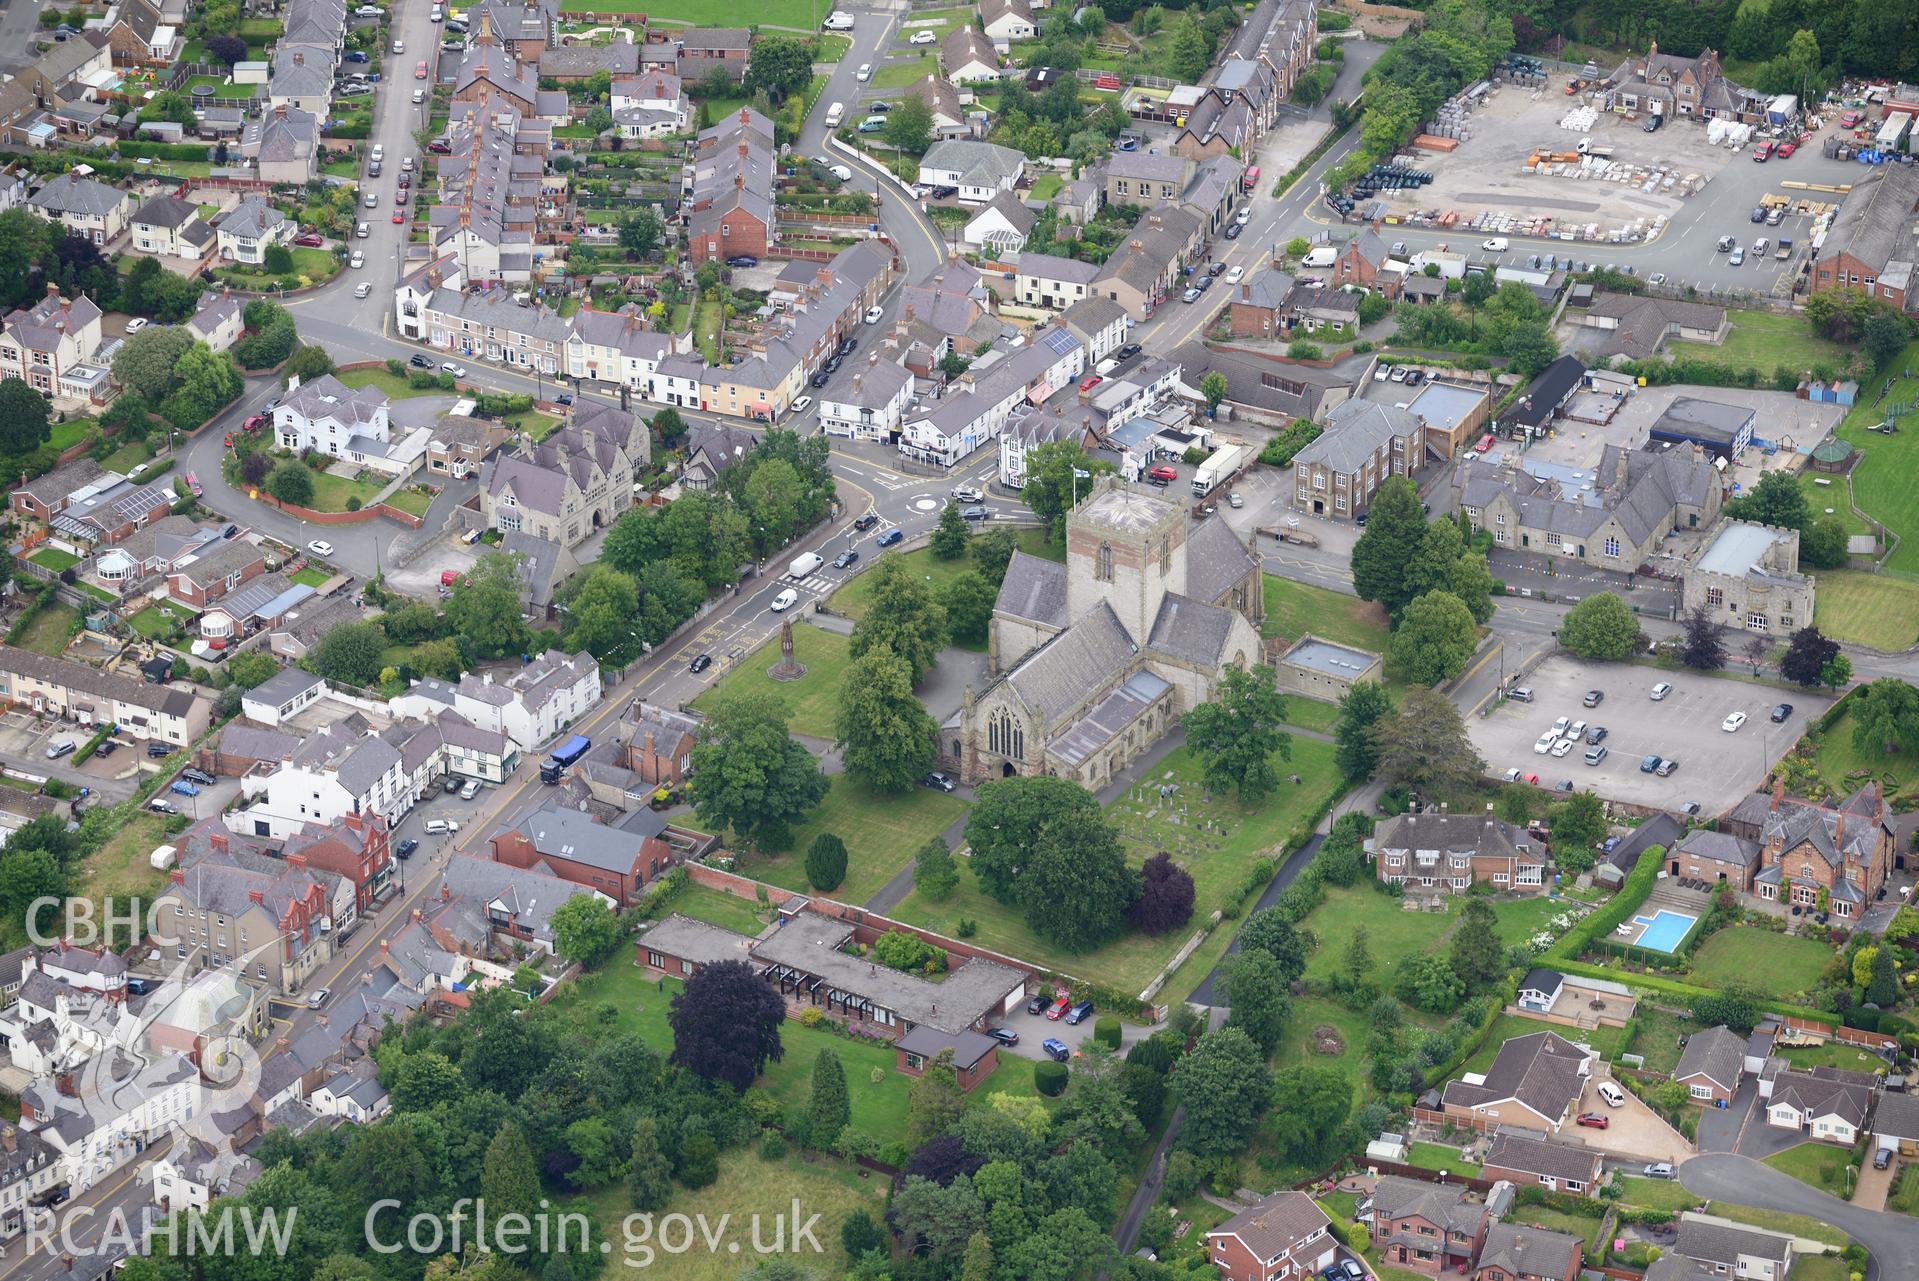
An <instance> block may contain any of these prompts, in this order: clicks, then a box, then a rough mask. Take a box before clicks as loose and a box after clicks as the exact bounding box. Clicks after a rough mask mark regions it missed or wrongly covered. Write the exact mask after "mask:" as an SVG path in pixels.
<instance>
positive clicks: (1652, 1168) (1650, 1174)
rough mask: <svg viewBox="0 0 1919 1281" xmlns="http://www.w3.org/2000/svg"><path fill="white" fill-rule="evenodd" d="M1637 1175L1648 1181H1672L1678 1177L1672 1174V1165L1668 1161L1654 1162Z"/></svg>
mask: <svg viewBox="0 0 1919 1281" xmlns="http://www.w3.org/2000/svg"><path fill="white" fill-rule="evenodd" d="M1639 1173H1640V1174H1641V1175H1643V1176H1644V1177H1646V1178H1648V1179H1672V1178H1677V1177H1678V1175H1676V1174H1675V1173H1674V1172H1673V1168H1672V1163H1671V1162H1669V1161H1655V1162H1653V1163H1652V1164H1651V1165H1649V1166H1647V1167H1646V1168H1645V1169H1643V1170H1641V1171H1640V1172H1639Z"/></svg>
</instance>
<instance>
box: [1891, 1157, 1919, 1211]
mask: <svg viewBox="0 0 1919 1281" xmlns="http://www.w3.org/2000/svg"><path fill="white" fill-rule="evenodd" d="M1886 1208H1887V1209H1888V1210H1895V1211H1897V1212H1898V1213H1900V1214H1919V1165H1915V1164H1913V1163H1911V1162H1907V1163H1906V1164H1904V1165H1901V1166H1900V1167H1899V1173H1898V1174H1897V1175H1895V1176H1894V1177H1893V1180H1892V1191H1891V1192H1890V1193H1889V1194H1887V1196H1886Z"/></svg>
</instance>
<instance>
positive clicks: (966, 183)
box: [919, 139, 1026, 205]
mask: <svg viewBox="0 0 1919 1281" xmlns="http://www.w3.org/2000/svg"><path fill="white" fill-rule="evenodd" d="M1025 172H1026V157H1025V156H1024V155H1022V154H1020V153H1019V152H1017V151H1014V150H1013V149H1012V148H1011V147H1001V146H998V145H996V144H994V143H990V142H973V141H971V140H969V139H953V140H951V141H948V142H940V143H935V144H934V145H933V147H932V149H931V150H929V151H928V152H927V153H926V154H925V155H924V156H922V157H921V158H920V168H919V181H920V182H921V183H922V184H923V185H925V186H929V187H958V188H959V200H960V203H961V204H963V205H983V204H987V203H988V202H990V201H992V200H993V198H994V197H996V196H998V195H999V193H1001V192H1003V191H1011V190H1013V188H1014V187H1015V186H1016V185H1018V183H1019V180H1020V175H1021V174H1023V173H1025Z"/></svg>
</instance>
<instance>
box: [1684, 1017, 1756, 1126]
mask: <svg viewBox="0 0 1919 1281" xmlns="http://www.w3.org/2000/svg"><path fill="white" fill-rule="evenodd" d="M1745 1075H1746V1038H1745V1037H1743V1036H1741V1035H1739V1034H1738V1033H1737V1032H1734V1031H1733V1030H1731V1029H1730V1028H1727V1027H1725V1026H1723V1025H1722V1026H1720V1027H1709V1028H1707V1029H1706V1030H1705V1031H1703V1032H1694V1033H1693V1034H1692V1035H1691V1036H1690V1037H1688V1038H1687V1039H1686V1048H1685V1051H1684V1053H1682V1054H1680V1056H1679V1066H1678V1067H1677V1068H1675V1069H1674V1070H1673V1074H1672V1079H1673V1080H1675V1081H1677V1082H1679V1084H1681V1085H1683V1086H1685V1087H1686V1091H1687V1093H1688V1094H1689V1095H1690V1096H1691V1097H1692V1101H1693V1102H1695V1103H1704V1104H1707V1105H1709V1106H1711V1107H1720V1108H1723V1107H1728V1106H1730V1105H1731V1103H1732V1097H1733V1095H1735V1094H1737V1093H1739V1083H1740V1082H1741V1081H1742V1080H1744V1079H1745Z"/></svg>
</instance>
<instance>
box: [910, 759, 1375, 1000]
mask: <svg viewBox="0 0 1919 1281" xmlns="http://www.w3.org/2000/svg"><path fill="white" fill-rule="evenodd" d="M1279 768H1280V770H1281V780H1282V781H1281V783H1280V790H1279V791H1277V792H1275V793H1274V794H1273V795H1272V796H1270V797H1269V798H1267V799H1266V800H1265V801H1264V802H1262V803H1260V804H1257V805H1254V806H1252V807H1250V808H1248V807H1242V806H1241V805H1240V804H1239V803H1238V801H1237V800H1234V799H1230V798H1228V797H1224V796H1216V797H1214V798H1213V799H1212V800H1210V801H1208V800H1204V799H1202V797H1203V796H1204V790H1205V789H1204V788H1203V787H1202V786H1201V784H1200V781H1199V765H1198V763H1197V762H1196V761H1195V760H1194V759H1193V757H1192V755H1191V753H1190V752H1188V750H1187V749H1186V748H1184V747H1182V748H1179V749H1177V750H1175V751H1173V752H1171V753H1169V754H1168V755H1167V756H1166V757H1165V759H1163V760H1162V761H1161V762H1160V763H1159V764H1158V765H1157V766H1155V767H1154V771H1153V774H1152V776H1151V778H1150V780H1149V781H1146V782H1142V783H1138V784H1135V785H1134V786H1133V787H1132V788H1130V789H1129V790H1128V791H1127V792H1126V793H1125V795H1123V796H1122V797H1120V798H1119V799H1118V800H1116V801H1115V802H1114V803H1113V804H1112V805H1111V806H1109V807H1108V809H1107V813H1108V815H1109V817H1111V818H1112V819H1113V820H1114V821H1115V822H1116V823H1117V825H1118V827H1119V829H1120V836H1121V838H1122V839H1123V840H1124V841H1125V843H1126V847H1127V853H1128V856H1129V859H1130V861H1131V862H1132V863H1133V864H1134V865H1135V866H1137V865H1138V864H1140V863H1143V862H1144V861H1145V860H1146V858H1147V857H1149V856H1150V855H1152V854H1154V853H1157V852H1158V851H1160V850H1166V851H1168V852H1170V853H1171V854H1172V855H1173V857H1174V858H1175V859H1176V860H1177V861H1178V862H1179V863H1180V864H1181V865H1182V866H1183V867H1184V868H1185V869H1186V871H1187V872H1188V873H1189V874H1190V875H1191V876H1192V878H1193V882H1194V889H1195V895H1196V901H1195V904H1194V907H1193V919H1192V921H1191V922H1190V923H1189V924H1188V925H1187V926H1185V927H1183V928H1181V929H1177V930H1173V931H1171V932H1169V933H1167V934H1164V935H1162V936H1161V937H1159V938H1152V937H1149V936H1148V935H1145V934H1141V933H1138V932H1136V931H1128V932H1126V933H1124V934H1122V935H1120V937H1118V938H1117V939H1115V940H1113V941H1112V942H1110V943H1107V944H1106V945H1104V946H1103V947H1100V948H1097V949H1095V950H1093V951H1091V952H1085V953H1078V954H1072V953H1062V952H1060V951H1059V950H1058V949H1057V948H1056V947H1055V946H1054V945H1053V944H1051V943H1048V942H1045V941H1044V940H1042V939H1040V938H1039V937H1037V936H1036V935H1035V934H1033V932H1032V931H1031V930H1029V929H1028V928H1027V926H1026V921H1025V918H1024V916H1023V915H1022V914H1021V913H1020V911H1019V909H1018V908H1015V907H1008V906H1007V905H1005V904H1003V903H1000V902H998V901H996V900H994V899H991V898H988V897H987V896H986V895H985V894H984V893H982V892H981V891H980V889H979V887H978V885H977V884H976V883H975V882H974V880H973V879H972V876H971V874H970V872H968V873H966V874H964V875H962V877H961V882H960V889H959V891H958V892H957V893H955V894H954V895H953V897H952V898H951V899H949V900H947V901H946V902H944V903H934V902H931V901H929V900H927V899H925V898H923V897H922V896H921V895H920V894H919V892H918V891H914V892H913V893H912V894H909V895H907V897H906V899H905V901H904V902H902V903H901V904H900V906H899V907H898V908H897V909H896V910H895V911H894V913H893V914H894V915H895V916H897V917H898V918H899V919H900V920H902V921H907V922H909V923H911V924H914V925H921V926H925V927H927V928H929V929H932V930H936V931H938V932H940V933H942V934H957V933H958V932H959V923H960V921H961V920H963V919H966V920H972V921H973V922H975V923H976V925H977V929H978V933H977V934H976V935H975V936H974V941H975V942H977V943H979V944H980V945H981V946H983V947H988V948H992V949H993V950H995V951H1000V952H1006V953H1008V954H1010V955H1012V956H1017V957H1021V958H1024V959H1026V960H1030V961H1036V962H1038V963H1040V964H1042V965H1048V966H1052V967H1055V968H1057V969H1060V970H1063V971H1065V972H1067V973H1069V974H1074V975H1080V976H1084V977H1087V978H1097V979H1098V980H1099V981H1100V982H1102V983H1105V984H1108V985H1110V986H1112V987H1115V988H1118V989H1120V990H1121V991H1125V992H1138V991H1141V990H1143V989H1144V988H1145V987H1146V985H1147V984H1148V983H1150V982H1151V981H1152V980H1153V978H1154V976H1156V975H1157V974H1158V973H1159V971H1160V970H1161V969H1162V968H1164V966H1165V965H1166V963H1167V962H1168V961H1169V960H1171V959H1172V956H1173V953H1175V952H1177V951H1178V950H1179V949H1180V947H1181V946H1182V945H1183V944H1185V942H1186V940H1187V939H1188V938H1190V937H1191V936H1192V933H1193V931H1194V930H1195V929H1196V928H1197V927H1198V925H1199V923H1200V922H1201V921H1203V920H1204V919H1205V918H1206V917H1207V916H1209V915H1210V914H1211V913H1212V912H1213V911H1214V910H1216V909H1218V908H1220V907H1222V906H1224V905H1225V904H1226V903H1227V902H1228V901H1236V891H1237V889H1238V887H1239V886H1240V884H1241V883H1242V882H1243V881H1244V880H1245V878H1246V873H1247V870H1248V868H1250V867H1251V865H1252V863H1253V861H1254V860H1255V859H1257V858H1260V857H1272V858H1278V857H1280V856H1281V855H1282V854H1283V853H1284V843H1285V841H1286V839H1287V837H1288V836H1289V835H1290V834H1291V833H1292V831H1293V829H1294V828H1295V827H1297V826H1298V825H1299V824H1300V823H1301V822H1302V821H1303V820H1304V819H1305V818H1306V817H1307V816H1308V815H1309V814H1312V813H1315V812H1317V810H1318V807H1319V806H1320V805H1321V804H1322V803H1323V802H1324V801H1325V800H1326V798H1328V797H1329V796H1333V795H1335V794H1337V792H1338V790H1339V787H1340V783H1339V777H1338V771H1337V770H1335V769H1334V767H1333V748H1332V745H1331V744H1330V743H1321V742H1317V741H1309V740H1305V739H1295V740H1294V742H1293V755H1292V760H1291V761H1290V762H1285V763H1281V764H1280V767H1279ZM1290 774H1297V775H1298V776H1299V777H1300V779H1301V782H1300V783H1298V784H1293V783H1291V782H1287V781H1285V779H1286V776H1287V775H1290ZM1162 786H1164V787H1167V788H1169V789H1172V790H1170V791H1169V792H1168V794H1167V795H1166V796H1165V797H1164V798H1162V797H1161V796H1160V789H1161V787H1162ZM1227 938H1228V931H1227V930H1226V929H1219V930H1215V931H1214V932H1213V935H1212V937H1211V938H1209V939H1208V940H1207V942H1206V944H1205V945H1204V946H1202V947H1201V948H1200V949H1199V950H1198V951H1197V952H1195V953H1194V954H1193V956H1192V957H1191V958H1190V959H1188V960H1187V962H1186V966H1185V967H1183V968H1182V973H1190V974H1192V975H1194V976H1203V975H1204V974H1205V973H1206V972H1207V970H1208V969H1210V968H1211V966H1212V964H1213V963H1214V962H1215V961H1216V960H1217V959H1218V957H1219V955H1220V953H1222V952H1223V951H1224V950H1225V947H1226V942H1227Z"/></svg>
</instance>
